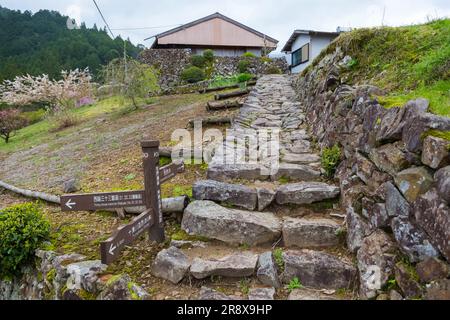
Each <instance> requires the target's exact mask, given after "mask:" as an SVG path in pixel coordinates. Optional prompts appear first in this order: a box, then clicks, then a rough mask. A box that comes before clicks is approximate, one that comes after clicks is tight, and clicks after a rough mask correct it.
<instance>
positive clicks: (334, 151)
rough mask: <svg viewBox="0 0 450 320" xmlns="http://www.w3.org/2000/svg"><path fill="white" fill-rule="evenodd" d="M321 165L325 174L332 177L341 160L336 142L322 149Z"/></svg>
mask: <svg viewBox="0 0 450 320" xmlns="http://www.w3.org/2000/svg"><path fill="white" fill-rule="evenodd" d="M321 162H322V167H323V169H324V170H325V175H326V176H327V177H328V178H332V177H333V176H334V173H335V172H336V168H337V166H338V165H339V163H340V162H341V149H340V148H339V146H338V145H337V144H336V145H334V146H333V147H332V148H325V149H323V151H322V161H321Z"/></svg>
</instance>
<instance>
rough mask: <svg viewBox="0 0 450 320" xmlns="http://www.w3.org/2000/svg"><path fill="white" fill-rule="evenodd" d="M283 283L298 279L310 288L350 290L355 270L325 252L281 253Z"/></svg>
mask: <svg viewBox="0 0 450 320" xmlns="http://www.w3.org/2000/svg"><path fill="white" fill-rule="evenodd" d="M283 260H284V272H283V282H284V283H290V282H291V281H292V279H294V278H296V277H297V278H298V279H299V280H300V282H301V283H302V284H303V285H305V286H308V287H311V288H319V289H324V288H325V289H342V288H351V287H352V286H353V284H354V281H355V277H356V268H355V267H354V266H353V265H352V264H350V263H347V262H343V261H341V260H340V259H338V258H337V257H335V256H333V255H330V254H328V253H325V252H319V251H312V250H301V251H292V250H289V251H285V252H283Z"/></svg>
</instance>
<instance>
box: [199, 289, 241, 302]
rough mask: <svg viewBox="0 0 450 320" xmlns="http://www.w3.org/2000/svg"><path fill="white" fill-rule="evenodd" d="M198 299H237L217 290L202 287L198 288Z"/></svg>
mask: <svg viewBox="0 0 450 320" xmlns="http://www.w3.org/2000/svg"><path fill="white" fill-rule="evenodd" d="M198 300H224V301H226V300H237V299H236V298H235V297H231V296H227V295H226V294H224V293H222V292H218V291H216V290H213V289H210V288H207V287H202V288H201V289H200V294H199V296H198Z"/></svg>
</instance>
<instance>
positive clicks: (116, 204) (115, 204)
mask: <svg viewBox="0 0 450 320" xmlns="http://www.w3.org/2000/svg"><path fill="white" fill-rule="evenodd" d="M143 205H145V199H144V191H142V190H139V191H124V192H110V193H92V194H70V195H66V196H61V210H62V211H95V210H105V209H115V208H127V207H139V206H143Z"/></svg>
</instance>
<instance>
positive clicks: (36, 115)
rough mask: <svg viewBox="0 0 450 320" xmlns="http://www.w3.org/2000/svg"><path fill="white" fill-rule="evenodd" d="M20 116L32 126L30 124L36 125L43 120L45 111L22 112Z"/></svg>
mask: <svg viewBox="0 0 450 320" xmlns="http://www.w3.org/2000/svg"><path fill="white" fill-rule="evenodd" d="M22 115H23V117H24V118H25V119H27V121H28V124H29V125H32V124H34V123H37V122H39V121H41V120H43V119H44V117H45V110H44V109H39V110H36V111H27V112H23V113H22Z"/></svg>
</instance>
